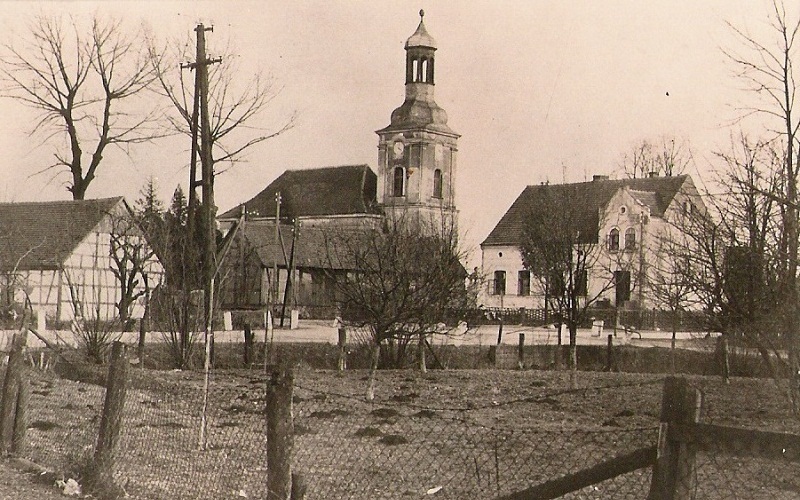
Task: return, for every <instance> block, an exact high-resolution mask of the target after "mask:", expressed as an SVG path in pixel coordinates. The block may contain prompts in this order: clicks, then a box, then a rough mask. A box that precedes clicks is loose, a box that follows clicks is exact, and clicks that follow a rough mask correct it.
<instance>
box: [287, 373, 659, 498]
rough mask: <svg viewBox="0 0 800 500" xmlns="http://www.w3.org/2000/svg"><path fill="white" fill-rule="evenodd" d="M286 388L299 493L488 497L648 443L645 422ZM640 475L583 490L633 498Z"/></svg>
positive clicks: (641, 488)
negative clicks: (635, 424)
mask: <svg viewBox="0 0 800 500" xmlns="http://www.w3.org/2000/svg"><path fill="white" fill-rule="evenodd" d="M295 395H296V396H295V401H296V404H295V433H296V447H297V451H296V455H295V467H296V468H297V469H298V470H299V471H300V472H301V473H302V474H304V475H305V476H306V477H307V482H308V498H354V499H355V498H387V499H389V498H420V497H424V496H425V495H426V494H429V495H433V494H435V495H436V498H445V499H463V498H469V497H476V498H493V497H495V496H501V495H505V494H509V493H513V492H515V491H518V490H522V489H525V488H527V487H528V486H531V485H533V484H539V483H543V482H545V481H547V480H549V479H553V478H557V477H560V476H563V475H566V474H570V473H574V472H577V471H579V470H581V469H584V468H586V467H588V466H591V465H594V464H596V463H599V462H602V461H603V460H605V459H608V458H610V457H613V456H615V455H617V454H620V453H624V452H629V451H631V450H634V449H636V448H637V447H641V446H644V445H647V444H652V442H653V441H654V439H655V437H656V436H657V429H656V428H655V427H650V428H637V429H611V430H610V429H600V428H598V429H580V428H576V427H574V426H570V425H569V424H566V425H565V424H564V423H563V422H554V423H549V424H548V423H546V422H536V421H530V422H528V423H526V424H525V425H524V426H518V427H516V428H510V427H498V426H495V425H491V424H489V423H488V422H491V421H493V420H494V418H493V417H494V415H493V414H495V413H500V412H503V411H506V410H508V408H499V407H500V406H504V405H503V404H502V403H499V404H498V405H492V406H490V407H484V408H475V409H467V408H436V407H430V406H421V405H414V404H404V403H397V402H394V403H392V402H388V401H382V402H380V403H378V404H374V403H368V402H365V401H363V400H359V399H356V398H351V397H347V396H341V395H337V394H332V393H328V392H320V391H318V390H313V389H306V388H304V387H302V386H298V387H296V389H295ZM524 404H525V403H520V402H514V406H515V407H516V408H515V409H514V411H517V412H520V413H522V414H524V413H525V408H524ZM527 404H537V402H529V403H527ZM648 483H649V475H648V473H647V472H646V471H644V472H643V473H639V474H630V475H628V476H620V477H618V478H617V479H615V480H613V481H608V482H607V484H602V485H598V486H596V487H594V488H593V490H592V491H593V492H595V493H596V494H597V495H599V496H598V498H642V497H643V496H646V493H647V485H648ZM576 495H577V496H575V497H574V498H586V496H585V492H584V493H576Z"/></svg>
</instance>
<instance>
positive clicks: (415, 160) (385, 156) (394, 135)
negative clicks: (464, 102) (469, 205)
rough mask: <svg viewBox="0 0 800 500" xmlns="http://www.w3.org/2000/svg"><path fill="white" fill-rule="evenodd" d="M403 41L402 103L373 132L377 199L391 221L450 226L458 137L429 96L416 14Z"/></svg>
mask: <svg viewBox="0 0 800 500" xmlns="http://www.w3.org/2000/svg"><path fill="white" fill-rule="evenodd" d="M419 15H420V21H419V26H418V27H417V31H415V32H414V34H413V35H411V37H410V38H409V39H408V40H407V41H406V45H405V50H406V71H405V75H406V83H405V87H406V90H405V101H404V102H403V104H402V105H401V106H400V107H399V108H397V109H395V110H394V111H393V112H392V117H391V123H390V124H389V126H388V127H386V128H383V129H381V130H378V131H377V132H376V133H377V134H378V137H379V140H378V186H377V188H378V189H377V199H378V202H379V203H380V204H382V205H383V209H384V212H385V214H386V215H387V216H388V217H393V218H395V220H399V219H401V218H402V219H404V220H409V219H410V220H414V221H417V222H418V223H423V224H428V223H432V224H436V225H437V226H438V225H441V224H445V223H447V224H453V225H455V224H456V217H457V214H458V212H457V210H456V206H455V174H456V152H457V151H458V148H457V142H458V138H459V135H458V134H457V133H455V132H453V131H452V130H451V129H450V127H448V126H447V113H445V111H444V110H443V109H442V108H440V107H439V106H438V105H437V104H436V101H434V98H433V89H434V81H435V68H436V65H435V59H436V58H435V52H436V41H435V40H434V39H433V37H432V36H430V35H429V34H428V30H426V29H425V23H424V16H425V12H424V11H422V10H420V11H419Z"/></svg>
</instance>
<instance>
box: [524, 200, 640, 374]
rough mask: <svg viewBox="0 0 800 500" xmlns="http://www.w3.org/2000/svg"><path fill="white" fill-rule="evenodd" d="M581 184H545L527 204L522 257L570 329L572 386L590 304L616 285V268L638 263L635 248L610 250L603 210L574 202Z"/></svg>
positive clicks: (629, 267) (634, 268)
mask: <svg viewBox="0 0 800 500" xmlns="http://www.w3.org/2000/svg"><path fill="white" fill-rule="evenodd" d="M577 186H578V185H575V184H563V185H557V186H541V190H540V192H539V193H538V194H537V195H536V202H535V203H531V204H530V205H529V209H528V211H527V212H526V214H525V217H524V221H525V222H524V225H523V228H522V238H521V243H520V253H521V255H522V262H523V264H524V266H525V268H526V269H528V270H529V271H530V272H531V274H532V275H533V277H534V279H535V281H536V282H537V283H538V286H539V289H540V291H541V293H542V294H543V295H544V297H545V302H546V305H545V307H547V308H548V309H551V310H553V311H554V312H555V314H556V316H557V317H558V318H559V323H560V324H563V325H565V326H566V327H567V329H568V331H569V369H570V384H571V385H572V386H573V387H575V386H576V384H577V369H578V355H577V331H578V326H579V325H580V324H582V323H584V322H585V321H586V320H587V319H588V318H589V316H590V314H591V311H590V308H591V306H593V305H594V304H596V303H597V302H598V301H599V300H600V299H601V298H602V297H603V296H604V295H605V293H606V292H608V291H609V290H611V289H613V288H614V287H615V286H617V283H616V280H615V278H614V277H615V276H620V275H619V274H615V273H614V272H612V271H614V270H620V269H623V270H628V272H632V271H633V272H636V271H638V267H637V266H636V262H635V261H633V260H631V257H632V256H633V253H626V252H617V253H616V254H612V253H610V252H607V251H606V248H605V245H604V243H607V242H605V241H604V240H603V239H602V238H601V237H600V234H599V230H600V227H601V226H602V224H601V222H602V221H601V219H600V216H599V212H595V213H594V214H593V215H587V213H588V212H591V211H587V209H586V208H585V207H583V206H581V205H580V204H578V203H575V200H576V199H579V198H580V196H579V195H578V192H577V190H578V189H579V188H578V187H577ZM608 259H611V260H608ZM612 267H613V269H611V268H612ZM627 276H630V274H628V275H627ZM592 278H594V280H593V286H592V287H591V288H590V287H589V280H590V279H592ZM628 279H629V278H628ZM639 282H640V280H639V279H634V280H633V283H639ZM629 284H630V283H629ZM637 286H639V285H637Z"/></svg>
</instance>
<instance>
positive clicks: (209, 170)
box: [187, 24, 222, 450]
mask: <svg viewBox="0 0 800 500" xmlns="http://www.w3.org/2000/svg"><path fill="white" fill-rule="evenodd" d="M206 31H214V28H206V27H205V26H203V25H202V24H198V25H197V27H196V28H195V32H196V33H197V55H196V59H195V62H194V63H192V64H189V65H187V66H188V67H189V69H193V70H195V71H196V73H195V89H194V95H195V98H194V103H195V108H194V109H193V112H192V170H191V172H190V182H192V185H191V186H190V188H191V189H190V192H189V195H190V200H191V199H192V198H191V196H192V192H193V191H194V188H195V186H194V182H196V180H194V179H191V177H193V176H196V167H195V165H196V158H197V152H198V150H199V153H200V155H199V156H200V166H201V172H202V178H201V180H200V185H201V186H202V188H203V206H202V208H203V219H202V222H203V223H204V224H205V227H204V228H203V258H202V262H203V274H202V277H203V292H204V293H203V297H204V302H205V304H204V306H205V307H204V311H203V326H204V330H205V362H204V372H205V383H204V389H205V390H204V391H203V414H202V422H201V426H200V442H199V447H200V449H202V450H204V449H205V448H206V432H205V431H206V409H207V406H208V383H209V371H210V367H211V349H212V346H213V343H214V331H213V328H212V318H213V307H214V274H215V272H216V256H217V255H216V254H217V242H216V225H215V218H216V208H215V207H214V161H213V156H212V154H211V153H212V152H211V148H212V144H211V142H212V140H211V123H210V119H209V115H208V66H209V65H211V64H215V63H219V62H222V58H217V59H208V58H207V57H206V35H205V33H206ZM198 105H199V106H198ZM198 107H199V115H200V127H199V128H200V131H199V135H200V144H199V145H198V143H197V135H198V130H197V129H198V126H197V125H198V124H197V114H198ZM191 215H194V214H192V213H191V211H190V216H191ZM191 236H193V235H190V237H191ZM190 246H191V244H190Z"/></svg>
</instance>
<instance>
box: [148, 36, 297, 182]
mask: <svg viewBox="0 0 800 500" xmlns="http://www.w3.org/2000/svg"><path fill="white" fill-rule="evenodd" d="M149 46H150V48H149V50H150V60H151V64H152V67H153V69H154V71H155V75H156V77H157V79H158V84H159V85H158V86H159V92H160V93H161V94H163V95H164V96H165V97H166V98H167V99H168V100H169V101H170V102H171V104H172V110H173V113H171V114H169V115H168V117H167V119H168V122H169V124H170V126H171V129H172V131H175V132H178V133H180V134H184V135H186V136H188V137H192V123H193V120H194V118H193V109H194V101H195V88H194V78H189V77H188V75H190V74H191V73H189V71H188V69H185V66H187V65H182V64H181V63H184V62H185V61H190V60H194V58H195V53H194V50H195V45H194V43H193V42H191V41H187V42H185V43H183V44H180V45H178V44H173V45H172V47H164V48H157V47H156V42H155V41H154V40H150V42H149ZM237 60H238V59H237V57H236V55H235V54H234V53H233V51H232V50H231V49H230V48H226V49H224V50H222V51H221V52H220V53H218V54H216V55H215V57H214V61H215V62H217V64H212V65H210V67H209V108H210V109H209V115H210V120H211V124H210V125H211V142H210V144H211V149H212V151H211V158H212V163H213V164H215V165H216V164H218V163H228V164H229V165H232V164H234V163H236V162H237V161H240V160H242V159H243V158H244V157H245V156H246V154H247V153H248V150H250V149H251V148H252V147H253V146H255V145H257V144H260V143H262V142H264V141H267V140H269V139H272V138H274V137H277V136H278V135H280V134H282V133H283V132H286V131H287V130H289V129H290V128H292V126H293V125H294V120H295V117H294V115H292V116H290V117H289V118H286V119H278V120H277V121H276V120H272V121H273V124H272V125H268V124H267V123H265V122H267V121H268V119H267V118H266V117H265V115H266V114H267V112H268V111H269V110H270V105H271V104H273V100H274V99H275V98H276V97H277V96H278V95H279V94H280V88H279V87H278V86H277V85H276V83H275V81H274V80H273V79H272V78H271V77H267V76H265V75H264V74H263V73H262V72H260V71H257V72H256V73H255V74H253V75H252V76H250V77H249V78H247V77H244V76H243V72H242V70H241V68H239V66H238V64H237V63H236V61H237ZM275 123H277V125H275ZM196 147H197V151H198V152H199V156H200V157H202V149H201V148H202V147H203V145H202V144H197V145H196ZM216 173H220V171H216Z"/></svg>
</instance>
